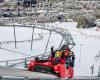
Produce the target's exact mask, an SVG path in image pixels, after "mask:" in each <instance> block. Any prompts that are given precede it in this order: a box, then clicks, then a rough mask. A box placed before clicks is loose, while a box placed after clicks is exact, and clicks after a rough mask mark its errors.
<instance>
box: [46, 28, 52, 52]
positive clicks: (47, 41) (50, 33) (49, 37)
mask: <svg viewBox="0 0 100 80" xmlns="http://www.w3.org/2000/svg"><path fill="white" fill-rule="evenodd" d="M51 34H52V31H51V30H50V34H49V38H48V41H47V44H46V48H45V53H46V51H47V47H48V44H49V41H50V37H51Z"/></svg>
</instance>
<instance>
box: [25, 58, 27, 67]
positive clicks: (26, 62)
mask: <svg viewBox="0 0 100 80" xmlns="http://www.w3.org/2000/svg"><path fill="white" fill-rule="evenodd" d="M25 68H27V60H26V59H25Z"/></svg>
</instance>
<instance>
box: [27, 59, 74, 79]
mask: <svg viewBox="0 0 100 80" xmlns="http://www.w3.org/2000/svg"><path fill="white" fill-rule="evenodd" d="M28 70H29V71H35V72H42V73H48V74H53V75H56V76H58V77H61V78H67V79H68V78H71V79H73V77H74V70H73V68H72V67H71V66H69V67H67V68H66V66H65V64H62V63H58V64H53V63H52V62H50V61H46V60H37V59H35V60H33V61H31V62H30V63H29V64H28Z"/></svg>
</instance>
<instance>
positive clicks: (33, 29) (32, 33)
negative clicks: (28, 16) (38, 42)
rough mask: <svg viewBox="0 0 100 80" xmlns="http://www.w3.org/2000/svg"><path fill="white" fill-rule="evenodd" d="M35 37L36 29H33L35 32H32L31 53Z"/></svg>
mask: <svg viewBox="0 0 100 80" xmlns="http://www.w3.org/2000/svg"><path fill="white" fill-rule="evenodd" d="M33 36H34V28H33V31H32V40H31V51H32V47H33Z"/></svg>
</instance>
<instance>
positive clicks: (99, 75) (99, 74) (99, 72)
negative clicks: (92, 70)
mask: <svg viewBox="0 0 100 80" xmlns="http://www.w3.org/2000/svg"><path fill="white" fill-rule="evenodd" d="M98 77H100V66H99V71H98Z"/></svg>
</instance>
